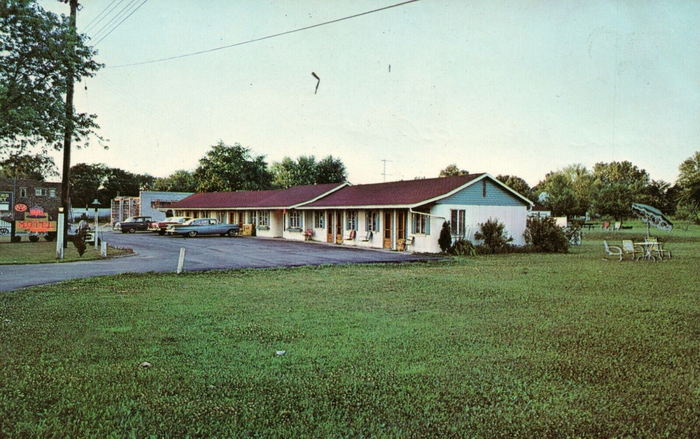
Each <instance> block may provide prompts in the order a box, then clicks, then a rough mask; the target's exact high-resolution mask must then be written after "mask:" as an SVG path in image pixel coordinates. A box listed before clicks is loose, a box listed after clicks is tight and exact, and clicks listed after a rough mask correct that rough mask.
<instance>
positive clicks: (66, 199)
mask: <svg viewBox="0 0 700 439" xmlns="http://www.w3.org/2000/svg"><path fill="white" fill-rule="evenodd" d="M58 1H60V2H62V3H68V4H69V5H70V21H69V26H70V28H69V32H70V34H69V35H68V40H67V41H68V47H67V49H68V50H67V53H68V69H67V76H66V121H65V123H66V127H65V131H64V133H63V179H62V180H61V206H63V212H64V216H63V245H64V247H67V246H68V239H67V238H68V217H69V216H70V152H71V151H70V149H71V140H72V139H73V128H74V127H73V89H74V85H73V76H74V67H73V57H74V55H75V46H74V44H75V39H76V38H77V31H76V15H77V12H78V0H58Z"/></svg>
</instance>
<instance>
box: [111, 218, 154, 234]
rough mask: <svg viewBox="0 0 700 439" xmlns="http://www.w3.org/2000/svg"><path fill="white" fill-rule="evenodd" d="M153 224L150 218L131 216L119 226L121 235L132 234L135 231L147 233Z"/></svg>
mask: <svg viewBox="0 0 700 439" xmlns="http://www.w3.org/2000/svg"><path fill="white" fill-rule="evenodd" d="M151 222H153V219H151V217H150V216H132V217H129V218H127V219H125V220H124V221H122V222H121V223H120V224H119V227H120V228H121V230H122V233H134V232H136V231H144V232H145V231H147V230H148V227H149V226H150V225H151Z"/></svg>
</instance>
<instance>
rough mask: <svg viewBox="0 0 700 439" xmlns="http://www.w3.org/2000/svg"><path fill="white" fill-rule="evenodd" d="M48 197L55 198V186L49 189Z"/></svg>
mask: <svg viewBox="0 0 700 439" xmlns="http://www.w3.org/2000/svg"><path fill="white" fill-rule="evenodd" d="M49 197H51V198H56V188H55V187H52V188H51V189H49Z"/></svg>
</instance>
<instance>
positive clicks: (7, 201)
mask: <svg viewBox="0 0 700 439" xmlns="http://www.w3.org/2000/svg"><path fill="white" fill-rule="evenodd" d="M10 206H12V192H0V212H9V211H11V210H12V209H11V207H10Z"/></svg>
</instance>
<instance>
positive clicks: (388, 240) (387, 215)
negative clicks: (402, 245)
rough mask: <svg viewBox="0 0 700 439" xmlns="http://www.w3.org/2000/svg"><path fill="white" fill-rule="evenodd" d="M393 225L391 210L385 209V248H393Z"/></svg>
mask: <svg viewBox="0 0 700 439" xmlns="http://www.w3.org/2000/svg"><path fill="white" fill-rule="evenodd" d="M392 226H393V225H392V217H391V212H389V211H384V245H383V247H384V248H391V235H392V231H393V227H392Z"/></svg>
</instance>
